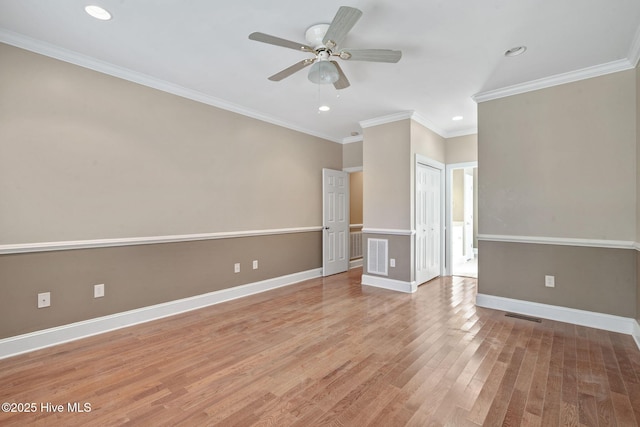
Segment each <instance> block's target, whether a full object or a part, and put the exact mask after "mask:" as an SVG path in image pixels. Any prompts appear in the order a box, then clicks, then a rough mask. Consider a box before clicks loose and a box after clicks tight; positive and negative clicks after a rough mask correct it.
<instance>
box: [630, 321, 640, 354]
mask: <svg viewBox="0 0 640 427" xmlns="http://www.w3.org/2000/svg"><path fill="white" fill-rule="evenodd" d="M631 336H632V337H633V340H634V341H635V342H636V345H637V346H638V348H639V349H640V323H638V321H637V320H636V321H635V322H633V333H632V334H631Z"/></svg>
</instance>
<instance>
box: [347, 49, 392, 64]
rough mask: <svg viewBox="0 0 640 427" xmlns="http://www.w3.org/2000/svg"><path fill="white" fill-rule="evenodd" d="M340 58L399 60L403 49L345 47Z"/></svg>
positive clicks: (353, 59)
mask: <svg viewBox="0 0 640 427" xmlns="http://www.w3.org/2000/svg"><path fill="white" fill-rule="evenodd" d="M340 58H342V59H346V60H350V61H371V62H398V61H400V58H402V51H399V50H391V49H343V50H342V51H340Z"/></svg>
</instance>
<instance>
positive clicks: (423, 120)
mask: <svg viewBox="0 0 640 427" xmlns="http://www.w3.org/2000/svg"><path fill="white" fill-rule="evenodd" d="M411 119H412V120H414V121H415V122H416V123H418V124H420V125H422V126H424V127H426V128H427V129H429V130H430V131H433V132H435V133H437V134H438V135H440V136H441V137H443V138H447V132H446V131H445V130H444V129H442V128H440V127H438V126H436V125H435V124H434V123H433V122H432V121H431V120H429V119H427V118H426V117H424V116H422V115H421V114H420V113H417V112H415V111H414V112H413V114H412V115H411Z"/></svg>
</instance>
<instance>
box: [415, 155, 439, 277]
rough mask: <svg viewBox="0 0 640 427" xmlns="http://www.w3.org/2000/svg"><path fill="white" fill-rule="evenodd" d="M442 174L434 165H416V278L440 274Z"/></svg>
mask: <svg viewBox="0 0 640 427" xmlns="http://www.w3.org/2000/svg"><path fill="white" fill-rule="evenodd" d="M440 173H441V171H440V170H438V169H436V168H433V167H431V166H427V165H423V164H421V163H418V164H417V165H416V281H417V282H418V283H424V282H427V281H429V280H431V279H433V278H434V277H437V276H439V275H440V256H441V254H440V248H441V240H440V228H441V223H440V221H441V206H440V186H441V182H440Z"/></svg>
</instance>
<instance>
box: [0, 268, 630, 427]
mask: <svg viewBox="0 0 640 427" xmlns="http://www.w3.org/2000/svg"><path fill="white" fill-rule="evenodd" d="M360 274H361V269H357V270H352V271H351V272H349V273H344V274H339V275H336V276H332V277H329V278H325V279H315V280H310V281H307V282H303V283H301V284H298V285H293V286H289V287H286V288H280V289H277V290H274V291H270V292H267V293H263V294H259V295H254V296H250V297H247V298H243V299H239V300H235V301H231V302H227V303H223V304H219V305H215V306H211V307H208V308H205V309H202V310H198V311H192V312H189V313H185V314H182V315H178V316H174V317H170V318H166V319H162V320H158V321H154V322H150V323H146V324H142V325H138V326H134V327H130V328H126V329H121V330H118V331H114V332H111V333H107V334H102V335H99V336H95V337H91V338H87V339H83V340H79V341H75V342H72V343H67V344H63V345H59V346H56V347H52V348H49V349H44V350H40V351H36V352H32V353H29V354H26V355H21V356H16V357H13V358H9V359H5V360H1V361H0V402H10V403H15V404H16V405H14V406H17V404H25V403H35V404H36V408H35V409H37V410H36V412H35V413H0V425H3V426H5V425H20V426H22V425H46V426H52V425H65V426H73V425H92V426H96V425H121V424H127V423H129V424H131V425H145V426H146V425H149V426H157V425H216V424H218V425H222V426H234V425H238V426H246V425H260V426H288V425H295V426H315V425H336V426H365V425H374V426H386V427H388V426H404V425H410V426H426V425H453V426H476V425H483V424H484V425H491V426H493V425H509V426H513V425H540V426H545V427H546V426H556V425H563V426H564V425H576V426H577V425H584V426H596V425H601V426H605V425H607V426H609V425H618V426H633V425H637V424H638V422H639V421H640V351H638V349H637V348H636V346H635V343H634V342H633V339H632V338H631V337H629V336H625V335H620V334H615V333H610V332H605V331H601V330H596V329H590V328H585V327H579V326H573V325H569V324H564V323H558V322H552V321H546V320H543V321H542V322H541V323H535V322H531V321H527V320H522V319H516V318H511V317H505V316H504V313H502V312H498V311H493V310H488V309H482V308H477V307H475V305H474V301H475V293H476V280H475V279H471V278H459V277H454V278H451V277H446V278H439V279H435V280H433V281H431V282H429V283H427V284H425V285H422V286H421V287H420V288H419V289H418V292H417V293H415V294H401V293H396V292H392V291H386V290H383V289H376V288H371V287H366V286H365V287H361V286H360V284H359V279H360ZM47 403H51V404H52V405H63V408H62V411H61V412H60V411H58V412H52V409H53V408H56V407H55V406H47ZM75 403H77V404H78V406H76V408H83V409H86V408H85V407H84V406H83V404H84V403H88V404H90V412H83V413H77V412H76V413H71V412H69V409H70V408H69V407H68V404H71V405H72V406H73V404H75ZM42 405H44V406H42ZM57 409H60V408H57ZM71 409H73V407H72V408H71Z"/></svg>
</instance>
